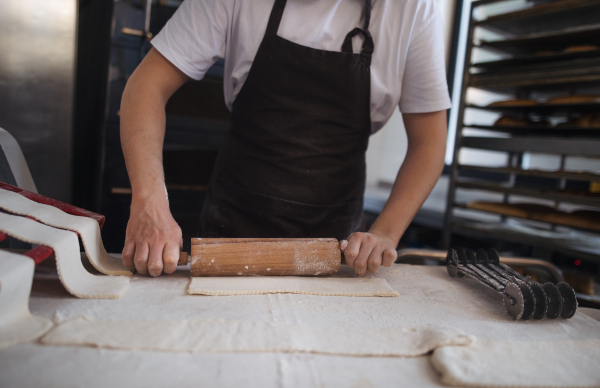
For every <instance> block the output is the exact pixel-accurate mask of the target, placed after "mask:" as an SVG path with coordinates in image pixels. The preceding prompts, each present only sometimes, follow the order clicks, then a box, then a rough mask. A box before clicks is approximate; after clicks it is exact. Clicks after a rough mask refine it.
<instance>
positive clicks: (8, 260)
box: [0, 250, 52, 348]
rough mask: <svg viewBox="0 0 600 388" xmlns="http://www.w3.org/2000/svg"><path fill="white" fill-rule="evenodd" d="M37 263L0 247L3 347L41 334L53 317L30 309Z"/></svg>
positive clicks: (0, 325) (0, 328)
mask: <svg viewBox="0 0 600 388" xmlns="http://www.w3.org/2000/svg"><path fill="white" fill-rule="evenodd" d="M34 267H35V265H34V263H33V260H31V259H30V258H29V257H25V256H22V255H17V254H14V253H10V252H6V251H2V250H0V348H3V347H6V346H10V345H14V344H17V343H20V342H26V341H30V340H33V339H36V338H38V337H39V336H41V335H42V334H44V333H45V332H47V331H48V330H49V329H50V328H51V327H52V321H50V320H49V319H46V318H42V317H36V316H34V315H31V313H30V312H29V294H30V293H31V282H32V280H33V271H34Z"/></svg>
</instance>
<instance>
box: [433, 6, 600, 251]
mask: <svg viewBox="0 0 600 388" xmlns="http://www.w3.org/2000/svg"><path fill="white" fill-rule="evenodd" d="M502 1H504V0H479V1H474V2H472V3H469V2H466V3H465V4H464V5H463V6H464V7H469V8H468V9H466V11H465V15H468V18H469V20H468V31H467V33H466V37H465V39H464V40H463V42H464V41H466V46H465V50H464V64H465V66H464V68H463V69H462V72H460V71H459V72H458V73H457V74H458V76H457V78H456V79H455V83H454V84H455V85H457V87H460V94H459V98H460V99H459V100H458V101H455V105H454V106H455V108H453V109H456V111H455V112H452V113H451V115H450V117H451V119H450V127H451V128H452V127H454V128H456V132H455V138H454V140H455V141H454V150H453V151H454V152H453V160H452V165H451V170H450V185H449V190H448V196H447V206H446V209H447V210H446V217H445V220H444V234H443V238H442V240H443V241H442V246H443V247H444V248H445V249H448V248H450V246H451V242H452V241H451V237H452V234H453V233H454V234H460V235H465V236H470V237H479V238H484V239H486V240H488V241H489V240H493V241H510V242H518V243H522V244H525V245H529V246H532V247H540V248H543V249H544V250H546V251H548V250H549V251H550V252H560V253H561V254H563V255H566V256H568V257H572V258H573V259H576V258H577V259H584V260H590V261H595V262H600V254H599V253H598V250H597V249H596V250H594V249H590V248H589V247H583V246H576V245H573V244H568V243H566V242H565V241H561V240H553V239H549V238H545V237H542V236H535V235H532V234H530V233H524V232H523V231H521V230H519V229H514V230H511V229H510V228H509V227H508V226H507V225H508V224H507V223H506V221H507V220H508V219H509V218H513V217H510V216H504V215H502V216H498V214H496V213H492V212H482V211H481V210H472V209H466V204H465V203H459V202H458V201H457V191H459V190H460V191H469V192H470V193H479V192H487V193H498V194H501V195H502V196H503V201H504V202H505V203H510V202H511V201H510V198H511V196H519V197H527V198H531V199H532V200H533V201H535V199H538V200H539V199H542V200H549V201H553V202H554V204H555V206H557V207H558V206H559V204H562V203H565V204H573V205H578V206H579V205H580V206H585V207H586V208H588V209H596V210H600V194H594V193H591V192H590V190H589V188H590V187H591V186H590V185H591V184H592V182H600V174H582V173H577V172H569V171H565V170H564V166H565V164H566V158H567V157H572V156H576V157H585V158H596V159H600V126H599V127H579V126H574V125H571V126H568V127H567V126H564V125H563V126H546V127H544V126H543V125H536V124H532V125H520V126H514V127H513V126H502V127H499V126H491V125H482V124H480V123H465V120H464V118H465V111H466V110H467V109H477V110H484V111H487V112H495V113H502V114H507V115H510V116H514V117H516V118H523V119H525V118H528V119H534V121H538V122H539V121H540V120H548V119H557V118H565V119H571V118H577V117H579V115H582V114H586V113H590V112H595V113H598V112H600V102H590V103H578V104H544V103H540V104H538V105H521V106H519V105H517V106H491V107H490V106H482V105H478V104H474V103H468V102H467V100H466V95H467V91H468V89H469V88H475V89H482V90H486V91H492V92H499V93H505V94H508V95H512V96H514V98H518V99H528V98H532V97H533V96H535V95H536V94H537V93H543V94H545V95H551V96H564V95H569V94H572V90H574V88H575V87H578V86H581V85H585V86H586V87H587V88H588V90H589V89H592V90H593V91H595V92H593V93H594V94H600V49H589V50H586V51H577V52H568V51H565V49H566V48H567V47H570V46H573V45H581V44H587V45H595V46H598V47H600V24H599V20H598V17H597V15H598V12H600V0H558V1H552V2H542V3H537V4H533V6H531V7H528V8H525V9H522V10H518V11H514V12H508V13H504V14H500V15H494V16H490V17H488V18H486V19H484V20H478V19H477V10H478V9H479V8H480V7H482V6H486V5H489V4H492V3H499V2H502ZM476 29H486V30H489V31H493V32H495V33H497V34H500V35H501V37H502V39H499V40H497V41H493V42H490V41H481V42H476V41H475V35H476V34H475V31H476ZM474 49H478V50H486V51H490V52H496V53H502V54H503V55H504V57H503V58H502V59H499V60H495V61H486V62H478V63H473V61H472V52H473V50H474ZM539 51H545V52H543V53H540V52H539ZM461 74H462V75H461ZM461 77H462V78H461ZM458 85H460V86H458ZM590 93H592V92H590ZM590 93H586V94H590ZM455 95H456V94H455ZM507 98H510V97H507ZM548 121H549V120H548ZM553 121H556V120H553ZM465 128H473V129H478V130H485V131H489V134H490V135H492V136H495V135H497V134H504V136H505V137H502V138H500V137H486V136H467V135H464V134H463V129H465ZM462 148H471V149H480V150H492V151H501V152H505V153H506V154H507V155H508V158H507V160H508V162H507V164H506V165H505V166H503V167H497V168H491V167H485V166H477V165H462V164H460V163H459V154H460V150H461V149H462ZM528 152H532V153H542V154H554V155H558V156H559V157H560V161H561V162H560V164H561V166H560V169H559V170H558V171H539V170H527V169H525V168H524V164H523V161H524V158H523V156H524V154H526V153H528ZM585 185H587V186H586V187H587V188H588V190H587V191H588V192H587V193H584V191H586V190H583V189H582V187H584V186H585ZM574 187H575V188H577V189H573V188H574ZM456 209H460V217H459V216H458V215H457V214H455V213H457V211H456ZM480 215H495V216H498V217H497V218H496V220H497V221H496V222H490V221H483V218H482V217H480ZM486 218H487V219H489V217H486ZM526 222H529V223H530V224H531V225H534V226H535V227H538V228H541V229H543V230H549V231H552V230H555V228H556V227H561V228H566V227H565V226H564V225H561V224H560V223H558V224H557V223H547V222H535V223H531V222H530V221H526ZM495 225H498V226H499V227H498V228H496V229H494V228H493V226H495ZM500 226H501V227H500ZM571 229H575V230H576V229H577V228H571ZM565 230H566V229H565ZM586 232H590V230H586ZM591 232H592V233H597V234H598V236H600V231H591Z"/></svg>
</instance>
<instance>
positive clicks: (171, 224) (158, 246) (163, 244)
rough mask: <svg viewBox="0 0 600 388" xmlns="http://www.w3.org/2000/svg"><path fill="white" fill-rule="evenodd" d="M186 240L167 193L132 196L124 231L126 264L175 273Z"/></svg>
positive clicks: (140, 269)
mask: <svg viewBox="0 0 600 388" xmlns="http://www.w3.org/2000/svg"><path fill="white" fill-rule="evenodd" d="M182 244H183V240H182V237H181V228H180V227H179V225H177V222H175V220H174V219H173V216H172V215H171V211H170V210H169V203H168V200H167V199H166V196H165V195H164V194H163V195H155V196H152V197H149V198H145V199H143V200H141V199H137V200H136V199H133V200H132V201H131V213H130V215H129V222H128V223H127V232H126V234H125V246H124V248H123V264H124V265H125V267H127V268H133V267H135V269H136V270H137V271H138V272H139V273H141V274H146V273H150V275H151V276H154V277H157V276H160V274H161V272H162V271H163V270H164V271H165V273H173V272H174V271H175V268H176V267H177V261H178V260H179V252H180V250H181V247H182Z"/></svg>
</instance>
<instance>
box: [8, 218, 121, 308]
mask: <svg viewBox="0 0 600 388" xmlns="http://www.w3.org/2000/svg"><path fill="white" fill-rule="evenodd" d="M0 231H2V232H4V233H6V234H8V235H10V236H13V237H15V238H18V239H19V240H21V241H25V242H28V243H32V244H42V245H46V246H49V247H50V248H52V249H54V254H55V256H56V268H57V269H58V276H59V277H60V281H61V282H62V284H63V285H64V286H65V288H66V289H67V291H69V292H70V293H71V294H73V295H75V296H77V297H80V298H91V299H117V298H120V297H121V295H123V293H124V292H125V290H126V289H127V287H129V278H128V277H126V276H95V275H92V274H91V273H89V272H88V271H87V270H86V269H85V268H84V266H83V264H82V263H81V256H80V253H79V239H78V238H77V235H76V234H75V233H73V232H70V231H67V230H61V229H56V228H53V227H51V226H47V225H44V224H40V223H39V222H36V221H32V220H30V219H27V218H25V217H20V216H13V215H10V214H5V213H0Z"/></svg>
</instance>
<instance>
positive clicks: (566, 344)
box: [431, 339, 600, 387]
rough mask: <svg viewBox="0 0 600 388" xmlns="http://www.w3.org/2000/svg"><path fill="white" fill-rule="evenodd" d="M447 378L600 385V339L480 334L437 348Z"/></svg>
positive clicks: (476, 382) (474, 382)
mask: <svg viewBox="0 0 600 388" xmlns="http://www.w3.org/2000/svg"><path fill="white" fill-rule="evenodd" d="M431 361H432V364H433V367H434V368H435V369H436V370H437V371H438V372H439V373H441V375H442V383H444V384H448V385H454V386H461V387H462V386H469V387H600V340H598V339H589V340H577V341H540V342H521V341H519V342H517V341H495V340H483V339H477V341H476V342H475V344H474V345H472V346H469V347H454V346H451V347H445V348H438V349H436V350H435V351H434V353H433V356H432V358H431Z"/></svg>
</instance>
